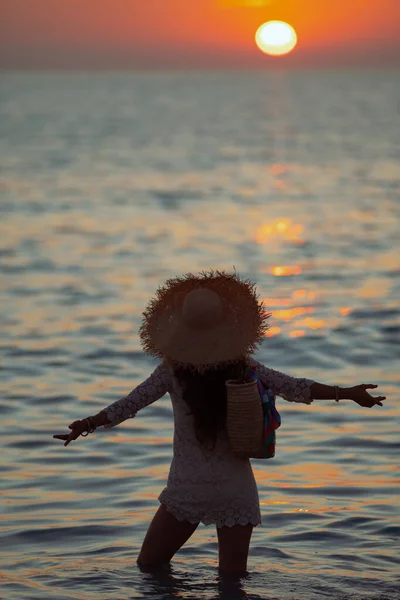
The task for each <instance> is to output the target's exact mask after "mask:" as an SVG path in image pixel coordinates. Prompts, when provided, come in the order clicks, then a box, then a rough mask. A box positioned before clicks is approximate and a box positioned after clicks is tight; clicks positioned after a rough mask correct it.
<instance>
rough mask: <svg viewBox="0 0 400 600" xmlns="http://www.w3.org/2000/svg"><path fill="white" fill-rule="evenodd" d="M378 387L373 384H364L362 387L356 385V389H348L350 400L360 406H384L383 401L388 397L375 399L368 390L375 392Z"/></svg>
mask: <svg viewBox="0 0 400 600" xmlns="http://www.w3.org/2000/svg"><path fill="white" fill-rule="evenodd" d="M377 387H378V386H377V385H374V384H373V383H362V384H361V385H355V386H354V387H351V388H348V391H349V399H350V400H354V402H356V403H357V404H359V405H360V406H365V407H367V408H371V407H372V406H375V405H378V406H383V404H382V401H383V400H386V396H378V397H377V398H374V397H373V396H371V395H370V394H369V393H368V392H367V390H373V389H375V388H377Z"/></svg>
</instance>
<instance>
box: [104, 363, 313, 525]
mask: <svg viewBox="0 0 400 600" xmlns="http://www.w3.org/2000/svg"><path fill="white" fill-rule="evenodd" d="M249 364H250V366H251V367H252V368H253V369H255V370H256V372H257V374H258V376H259V377H260V379H261V380H262V381H263V382H264V383H265V384H266V385H267V386H268V387H269V388H270V389H271V390H272V391H273V392H274V394H275V395H277V396H281V397H282V398H284V399H285V400H288V401H289V402H302V403H304V404H310V403H311V402H312V399H311V396H310V387H311V385H312V384H313V383H314V382H313V380H311V379H303V378H302V379H300V378H296V377H291V376H289V375H285V374H284V373H280V372H279V371H275V370H273V369H269V368H267V367H265V366H263V365H262V364H260V363H259V362H257V361H255V360H254V359H249ZM167 392H169V394H170V396H171V400H172V406H173V411H174V442H173V449H174V453H173V459H172V463H171V467H170V471H169V476H168V482H167V487H166V488H165V489H164V490H163V491H162V492H161V494H160V496H159V501H160V502H161V503H162V504H164V505H165V507H166V508H167V510H168V511H169V512H171V513H172V514H173V515H174V516H175V517H176V518H177V519H178V520H180V521H183V520H186V521H189V522H190V523H198V522H202V523H204V524H205V525H210V524H212V523H214V524H216V526H217V527H223V526H228V527H232V526H233V525H237V524H240V525H247V524H248V523H251V524H252V525H258V524H259V523H261V515H260V504H259V500H258V491H257V485H256V482H255V479H254V475H253V471H252V468H251V464H250V461H249V460H244V459H239V458H236V457H235V456H234V455H233V454H232V452H231V450H230V448H229V443H228V438H227V434H226V432H222V433H220V434H219V436H218V439H217V442H216V445H215V448H214V449H213V450H212V451H211V450H207V449H205V448H204V447H203V446H202V445H201V444H199V442H198V441H197V438H196V435H195V432H194V427H193V417H192V416H191V415H190V414H189V409H188V406H187V404H186V403H185V401H184V400H183V398H182V395H181V391H180V387H179V384H178V382H177V380H176V378H175V377H174V375H173V372H172V370H171V368H170V367H169V366H168V365H166V364H164V363H162V364H160V365H159V366H158V367H157V368H156V369H155V370H154V371H153V373H152V374H151V375H150V377H149V378H148V379H146V380H145V381H144V382H143V383H141V384H140V385H138V386H137V387H136V388H135V389H134V390H133V391H132V392H131V393H130V394H129V395H128V396H126V397H125V398H122V399H121V400H118V401H117V402H114V403H113V404H111V405H110V406H108V407H107V408H105V409H104V412H105V413H106V415H107V418H108V420H109V421H110V426H111V427H114V426H115V425H118V424H119V423H121V422H122V421H125V420H126V419H129V418H132V417H134V416H135V415H136V413H137V412H138V411H139V410H140V409H142V408H144V407H145V406H148V405H149V404H152V403H153V402H155V401H156V400H158V399H159V398H161V397H162V396H164V394H166V393H167Z"/></svg>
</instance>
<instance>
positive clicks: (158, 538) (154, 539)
mask: <svg viewBox="0 0 400 600" xmlns="http://www.w3.org/2000/svg"><path fill="white" fill-rule="evenodd" d="M197 526H198V523H195V524H193V523H189V522H188V521H178V519H176V518H175V517H174V516H173V515H172V514H171V513H169V512H168V511H167V509H166V508H165V506H164V505H163V504H161V505H160V507H159V509H158V511H157V512H156V514H155V515H154V518H153V520H152V522H151V523H150V525H149V528H148V530H147V533H146V537H145V538H144V541H143V545H142V549H141V550H140V554H139V556H138V559H137V562H138V564H139V565H140V566H142V567H153V568H154V567H160V566H161V565H166V564H168V563H169V562H170V560H171V558H172V557H173V556H174V554H175V553H176V552H177V551H178V550H179V548H181V546H183V544H184V543H185V542H187V540H188V539H189V538H190V536H191V535H192V533H194V531H196V529H197Z"/></svg>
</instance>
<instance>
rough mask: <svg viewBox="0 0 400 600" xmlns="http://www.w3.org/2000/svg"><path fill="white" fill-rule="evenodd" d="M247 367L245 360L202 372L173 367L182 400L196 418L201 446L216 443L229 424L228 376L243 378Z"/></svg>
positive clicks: (195, 425)
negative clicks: (226, 383)
mask: <svg viewBox="0 0 400 600" xmlns="http://www.w3.org/2000/svg"><path fill="white" fill-rule="evenodd" d="M246 367H247V362H246V361H245V360H244V359H243V360H238V361H237V362H235V363H231V364H229V365H224V366H219V367H213V368H210V369H209V370H207V371H205V372H204V373H202V374H199V373H196V372H193V371H192V370H191V369H189V368H185V367H173V371H174V374H175V376H176V378H177V380H178V381H179V383H180V386H181V388H182V395H183V399H184V400H185V402H186V404H187V405H188V408H189V411H190V414H192V415H193V418H194V429H195V433H196V437H197V440H198V441H199V442H200V443H201V444H202V445H204V446H207V447H211V448H213V447H214V446H215V442H216V439H217V436H218V433H219V432H220V431H222V430H223V429H224V428H225V426H226V404H227V394H226V386H225V382H226V381H227V380H228V379H243V378H244V376H245V370H246Z"/></svg>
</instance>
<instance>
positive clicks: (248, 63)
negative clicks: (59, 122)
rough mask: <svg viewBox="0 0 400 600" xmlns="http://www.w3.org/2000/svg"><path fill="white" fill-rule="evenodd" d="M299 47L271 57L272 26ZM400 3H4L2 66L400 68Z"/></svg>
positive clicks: (0, 9) (0, 1)
mask: <svg viewBox="0 0 400 600" xmlns="http://www.w3.org/2000/svg"><path fill="white" fill-rule="evenodd" d="M271 19H279V20H284V21H287V22H289V23H290V24H291V25H292V26H293V27H294V28H295V29H296V31H297V34H298V38H299V43H298V46H297V47H296V49H295V50H294V51H293V52H292V53H291V54H289V55H288V56H285V57H281V58H272V57H268V56H266V55H264V54H262V53H261V52H260V50H258V49H257V47H256V45H255V42H254V34H255V31H256V29H257V28H258V26H259V25H261V23H263V22H264V21H268V20H271ZM399 29H400V0H0V67H1V68H7V69H10V68H28V69H29V68H72V69H76V68H78V69H129V68H135V69H137V68H139V69H148V68H151V69H164V68H185V69H186V68H260V67H261V68H262V67H263V66H266V67H271V66H277V65H279V66H282V65H288V66H300V67H301V66H318V67H319V66H336V65H338V66H347V65H349V66H353V65H362V66H368V65H371V66H377V65H394V64H399V65H400V34H399Z"/></svg>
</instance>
